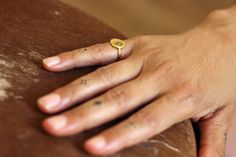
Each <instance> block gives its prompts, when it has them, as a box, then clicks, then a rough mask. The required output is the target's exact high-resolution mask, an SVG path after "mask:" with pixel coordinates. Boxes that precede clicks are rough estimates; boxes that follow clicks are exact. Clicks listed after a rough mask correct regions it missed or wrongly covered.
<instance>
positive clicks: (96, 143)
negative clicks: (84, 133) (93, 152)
mask: <svg viewBox="0 0 236 157" xmlns="http://www.w3.org/2000/svg"><path fill="white" fill-rule="evenodd" d="M87 145H89V146H90V147H93V148H95V149H101V148H104V147H105V146H106V140H105V138H104V137H102V136H98V137H94V138H92V139H91V140H89V141H87Z"/></svg>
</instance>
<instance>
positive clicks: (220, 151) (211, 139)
mask: <svg viewBox="0 0 236 157" xmlns="http://www.w3.org/2000/svg"><path fill="white" fill-rule="evenodd" d="M233 112H234V106H233V105H229V106H226V107H224V108H222V109H220V110H219V111H217V112H215V113H214V114H213V115H212V116H211V117H210V118H208V119H201V120H200V121H199V122H198V127H199V129H200V134H201V137H200V150H199V157H224V156H225V145H226V139H227V133H228V131H229V128H230V123H231V117H232V114H233Z"/></svg>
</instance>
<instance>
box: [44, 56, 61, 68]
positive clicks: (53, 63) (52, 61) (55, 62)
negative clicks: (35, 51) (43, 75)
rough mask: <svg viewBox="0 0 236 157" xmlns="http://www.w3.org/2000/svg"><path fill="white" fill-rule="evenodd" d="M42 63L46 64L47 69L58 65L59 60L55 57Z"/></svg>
mask: <svg viewBox="0 0 236 157" xmlns="http://www.w3.org/2000/svg"><path fill="white" fill-rule="evenodd" d="M43 63H44V64H46V65H47V66H48V67H51V66H55V65H57V64H59V63H60V58H59V57H57V56H55V57H50V58H46V59H44V60H43Z"/></svg>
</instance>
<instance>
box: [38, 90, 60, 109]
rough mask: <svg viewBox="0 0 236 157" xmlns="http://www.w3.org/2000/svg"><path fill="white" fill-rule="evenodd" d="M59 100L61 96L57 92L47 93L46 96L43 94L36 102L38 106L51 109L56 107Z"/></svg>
mask: <svg viewBox="0 0 236 157" xmlns="http://www.w3.org/2000/svg"><path fill="white" fill-rule="evenodd" d="M60 102H61V97H60V95H59V94H55V93H53V94H49V95H47V96H44V97H42V98H40V99H39V100H38V104H39V105H40V107H42V108H44V109H46V110H48V111H51V110H53V109H54V108H56V107H57V106H58V105H59V104H60Z"/></svg>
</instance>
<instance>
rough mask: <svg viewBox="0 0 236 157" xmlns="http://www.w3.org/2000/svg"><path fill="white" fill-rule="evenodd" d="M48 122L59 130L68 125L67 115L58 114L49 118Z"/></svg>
mask: <svg viewBox="0 0 236 157" xmlns="http://www.w3.org/2000/svg"><path fill="white" fill-rule="evenodd" d="M46 122H47V124H49V125H50V126H51V127H52V128H53V129H54V130H59V129H62V128H64V127H65V126H66V125H67V118H66V116H56V117H52V118H49V119H47V121H46Z"/></svg>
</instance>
